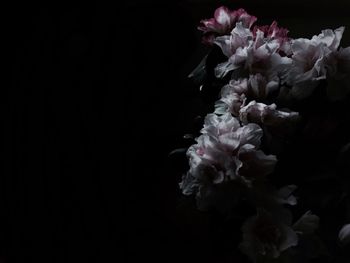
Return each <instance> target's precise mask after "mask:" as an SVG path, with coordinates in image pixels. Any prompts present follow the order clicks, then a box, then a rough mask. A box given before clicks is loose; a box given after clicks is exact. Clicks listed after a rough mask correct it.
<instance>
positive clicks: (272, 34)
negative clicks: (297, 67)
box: [253, 21, 291, 55]
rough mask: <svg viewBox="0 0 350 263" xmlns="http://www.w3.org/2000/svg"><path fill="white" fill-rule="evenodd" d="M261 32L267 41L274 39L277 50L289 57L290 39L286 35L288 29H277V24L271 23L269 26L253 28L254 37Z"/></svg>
mask: <svg viewBox="0 0 350 263" xmlns="http://www.w3.org/2000/svg"><path fill="white" fill-rule="evenodd" d="M258 31H261V32H263V34H264V37H265V38H267V39H276V40H277V41H278V42H279V44H280V47H279V50H280V51H283V52H284V54H285V55H290V54H291V50H290V38H289V37H288V36H287V35H288V32H289V31H288V29H286V28H283V27H278V26H277V22H276V21H273V22H272V24H271V25H269V26H268V25H264V26H254V28H253V35H254V36H256V35H257V32H258Z"/></svg>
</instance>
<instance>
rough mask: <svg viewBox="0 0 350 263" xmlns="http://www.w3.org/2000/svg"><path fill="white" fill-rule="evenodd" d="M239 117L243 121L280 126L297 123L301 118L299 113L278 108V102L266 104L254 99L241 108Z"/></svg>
mask: <svg viewBox="0 0 350 263" xmlns="http://www.w3.org/2000/svg"><path fill="white" fill-rule="evenodd" d="M239 118H240V120H241V121H242V122H243V123H249V122H254V123H260V124H264V125H267V126H275V127H279V126H283V125H286V124H292V123H295V122H296V121H297V120H299V114H298V113H297V112H286V111H280V110H277V106H276V104H271V105H266V104H264V103H259V102H256V101H255V100H253V101H251V102H249V103H248V104H247V105H246V106H244V107H242V108H241V109H240V111H239Z"/></svg>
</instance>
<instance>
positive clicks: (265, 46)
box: [214, 23, 292, 78]
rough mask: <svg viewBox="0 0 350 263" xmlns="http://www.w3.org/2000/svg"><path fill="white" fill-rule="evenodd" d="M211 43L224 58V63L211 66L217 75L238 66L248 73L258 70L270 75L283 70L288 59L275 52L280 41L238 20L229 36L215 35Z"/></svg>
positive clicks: (289, 60)
mask: <svg viewBox="0 0 350 263" xmlns="http://www.w3.org/2000/svg"><path fill="white" fill-rule="evenodd" d="M214 43H215V44H216V45H218V46H219V47H220V48H221V50H222V52H223V54H224V55H225V56H227V57H228V60H227V61H226V62H223V63H220V64H219V65H218V66H217V67H216V68H215V75H216V76H217V77H223V76H225V75H226V74H227V73H228V72H230V71H232V70H236V69H238V68H242V69H244V70H247V71H248V72H249V73H250V74H257V73H260V74H262V75H264V76H268V77H270V78H271V77H272V76H275V75H278V74H279V73H281V72H284V71H285V70H286V68H288V66H289V65H290V64H291V62H292V61H291V59H290V58H288V57H287V56H284V55H283V54H282V55H281V54H279V51H280V47H281V43H280V40H278V39H274V38H266V37H265V35H264V32H262V31H260V30H259V29H257V31H256V32H255V35H254V34H253V32H252V31H251V30H250V29H249V28H246V27H244V26H243V24H242V23H237V24H236V26H235V28H234V29H233V30H232V32H231V35H230V36H227V35H225V36H221V37H217V38H216V39H215V41H214Z"/></svg>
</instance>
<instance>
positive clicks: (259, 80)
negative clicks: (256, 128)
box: [215, 73, 279, 123]
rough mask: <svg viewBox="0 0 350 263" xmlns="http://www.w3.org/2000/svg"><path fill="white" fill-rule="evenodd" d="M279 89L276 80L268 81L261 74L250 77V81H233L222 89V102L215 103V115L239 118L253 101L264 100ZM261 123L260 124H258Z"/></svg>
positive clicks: (245, 79)
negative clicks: (228, 115) (228, 113)
mask: <svg viewBox="0 0 350 263" xmlns="http://www.w3.org/2000/svg"><path fill="white" fill-rule="evenodd" d="M278 88H279V83H278V81H277V80H276V79H272V80H268V79H267V78H266V77H264V76H262V75H261V74H259V73H258V74H255V75H250V76H249V79H247V78H241V79H238V80H231V81H230V82H229V84H227V85H225V86H224V87H223V88H222V89H221V94H220V100H219V101H217V102H216V103H215V107H216V110H215V113H217V114H223V113H225V112H230V113H232V114H233V115H234V116H236V117H239V115H240V111H241V109H242V108H244V107H245V106H246V101H247V100H251V99H257V100H264V99H266V98H267V97H269V96H271V95H272V94H273V93H274V92H275V91H277V90H278ZM258 123H260V122H258Z"/></svg>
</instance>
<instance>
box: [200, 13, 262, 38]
mask: <svg viewBox="0 0 350 263" xmlns="http://www.w3.org/2000/svg"><path fill="white" fill-rule="evenodd" d="M256 19H257V18H256V17H255V16H251V15H249V14H248V13H247V12H246V11H245V10H244V9H238V10H235V11H230V10H229V9H228V8H227V7H224V6H221V7H219V8H217V9H216V10H215V12H214V17H213V18H210V19H204V20H201V21H200V23H201V25H200V26H199V27H198V29H199V30H201V31H203V32H204V34H205V35H204V38H203V41H204V43H209V44H211V43H212V42H213V40H214V39H215V36H217V35H225V34H229V33H230V32H231V30H232V28H233V27H234V25H235V24H236V23H237V22H241V23H242V25H243V26H245V27H247V28H250V27H251V26H252V25H253V24H254V22H255V21H256Z"/></svg>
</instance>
